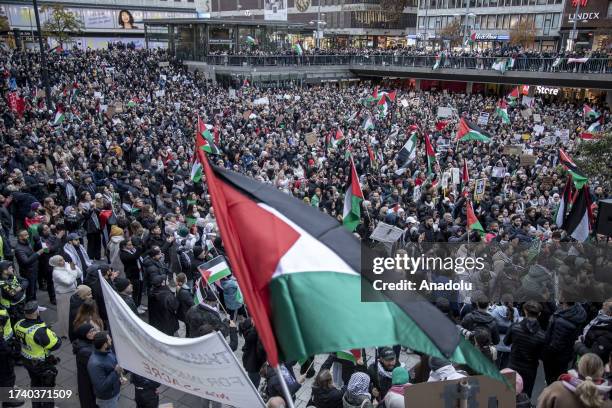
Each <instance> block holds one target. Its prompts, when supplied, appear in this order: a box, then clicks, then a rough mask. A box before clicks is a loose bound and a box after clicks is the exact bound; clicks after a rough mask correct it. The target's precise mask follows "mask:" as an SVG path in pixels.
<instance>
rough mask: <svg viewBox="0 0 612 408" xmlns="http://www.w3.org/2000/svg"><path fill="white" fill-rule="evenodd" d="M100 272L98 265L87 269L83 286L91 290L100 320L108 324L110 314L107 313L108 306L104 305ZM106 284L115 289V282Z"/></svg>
mask: <svg viewBox="0 0 612 408" xmlns="http://www.w3.org/2000/svg"><path fill="white" fill-rule="evenodd" d="M98 270H99V266H98V265H96V264H94V265H92V266H90V267H89V268H87V275H86V277H85V280H84V281H83V284H85V285H87V286H89V287H90V288H91V294H92V296H93V298H94V300H95V301H96V304H97V305H98V313H99V314H100V318H101V319H102V320H104V321H105V322H108V313H107V312H106V304H105V303H104V293H103V292H102V284H101V283H100V279H99V278H98ZM106 282H108V284H109V285H111V287H112V288H113V289H115V283H114V282H113V281H110V280H107V281H106Z"/></svg>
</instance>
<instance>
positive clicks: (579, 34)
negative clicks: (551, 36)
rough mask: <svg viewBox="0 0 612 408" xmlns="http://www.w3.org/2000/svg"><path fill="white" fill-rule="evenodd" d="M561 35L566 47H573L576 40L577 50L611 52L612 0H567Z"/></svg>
mask: <svg viewBox="0 0 612 408" xmlns="http://www.w3.org/2000/svg"><path fill="white" fill-rule="evenodd" d="M574 23H575V29H576V32H575V34H573V30H574ZM560 33H561V36H562V41H563V43H564V45H569V46H572V41H573V40H574V39H575V45H576V49H587V50H606V49H608V50H609V49H610V46H611V45H612V0H608V1H606V0H566V1H565V8H564V10H563V18H562V20H561V30H560Z"/></svg>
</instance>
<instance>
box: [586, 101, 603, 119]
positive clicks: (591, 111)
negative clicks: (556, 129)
mask: <svg viewBox="0 0 612 408" xmlns="http://www.w3.org/2000/svg"><path fill="white" fill-rule="evenodd" d="M582 114H583V115H584V118H585V119H590V120H593V119H597V118H598V117H599V113H597V112H595V109H593V108H591V107H590V106H589V105H587V104H586V103H585V104H584V105H583V106H582Z"/></svg>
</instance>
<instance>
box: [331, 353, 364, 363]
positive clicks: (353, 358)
mask: <svg viewBox="0 0 612 408" xmlns="http://www.w3.org/2000/svg"><path fill="white" fill-rule="evenodd" d="M336 357H337V358H339V359H340V360H347V361H350V362H352V363H353V364H357V360H359V359H360V358H361V349H353V350H343V351H339V352H337V353H336Z"/></svg>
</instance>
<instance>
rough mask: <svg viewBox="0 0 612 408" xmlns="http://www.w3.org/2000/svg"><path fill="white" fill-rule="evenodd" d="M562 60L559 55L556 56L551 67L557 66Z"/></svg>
mask: <svg viewBox="0 0 612 408" xmlns="http://www.w3.org/2000/svg"><path fill="white" fill-rule="evenodd" d="M562 62H563V58H561V57H557V58H555V60H554V61H553V63H552V67H553V68H557V67H558V66H559V65H561V63H562Z"/></svg>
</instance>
